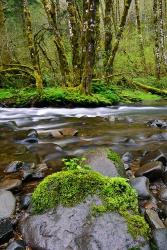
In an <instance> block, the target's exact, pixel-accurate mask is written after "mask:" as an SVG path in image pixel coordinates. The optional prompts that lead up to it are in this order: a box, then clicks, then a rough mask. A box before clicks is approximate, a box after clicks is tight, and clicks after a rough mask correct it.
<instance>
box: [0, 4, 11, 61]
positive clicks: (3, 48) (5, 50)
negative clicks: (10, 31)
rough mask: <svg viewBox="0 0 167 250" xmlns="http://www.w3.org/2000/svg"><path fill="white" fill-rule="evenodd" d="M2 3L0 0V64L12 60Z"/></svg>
mask: <svg viewBox="0 0 167 250" xmlns="http://www.w3.org/2000/svg"><path fill="white" fill-rule="evenodd" d="M4 9H5V8H4V4H3V1H2V0H1V1H0V65H3V64H8V63H11V62H12V55H11V51H10V46H9V43H8V37H7V32H6V25H5V21H6V19H5V14H4Z"/></svg>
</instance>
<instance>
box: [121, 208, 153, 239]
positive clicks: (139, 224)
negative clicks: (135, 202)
mask: <svg viewBox="0 0 167 250" xmlns="http://www.w3.org/2000/svg"><path fill="white" fill-rule="evenodd" d="M122 215H123V216H124V218H125V219H126V221H127V223H128V230H129V232H130V233H131V235H132V236H133V237H134V238H136V237H137V236H140V235H143V236H145V238H149V236H150V228H149V225H148V224H147V223H146V222H145V219H144V217H142V216H140V215H134V214H129V213H127V212H123V213H122Z"/></svg>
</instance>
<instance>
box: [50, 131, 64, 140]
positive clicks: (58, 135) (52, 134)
mask: <svg viewBox="0 0 167 250" xmlns="http://www.w3.org/2000/svg"><path fill="white" fill-rule="evenodd" d="M50 135H51V136H52V137H54V138H56V139H61V138H62V137H63V134H62V133H61V132H60V131H59V130H54V131H52V132H51V133H50Z"/></svg>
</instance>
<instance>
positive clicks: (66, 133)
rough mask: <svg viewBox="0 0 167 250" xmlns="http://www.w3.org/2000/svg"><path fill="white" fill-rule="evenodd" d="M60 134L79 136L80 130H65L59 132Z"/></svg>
mask: <svg viewBox="0 0 167 250" xmlns="http://www.w3.org/2000/svg"><path fill="white" fill-rule="evenodd" d="M59 133H60V134H61V135H63V136H76V135H78V130H76V129H74V128H63V129H61V130H59Z"/></svg>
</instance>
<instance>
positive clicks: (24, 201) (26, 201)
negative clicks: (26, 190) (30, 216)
mask: <svg viewBox="0 0 167 250" xmlns="http://www.w3.org/2000/svg"><path fill="white" fill-rule="evenodd" d="M30 203H31V194H26V195H24V196H22V197H21V200H20V208H21V209H27V208H28V207H29V205H30Z"/></svg>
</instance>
